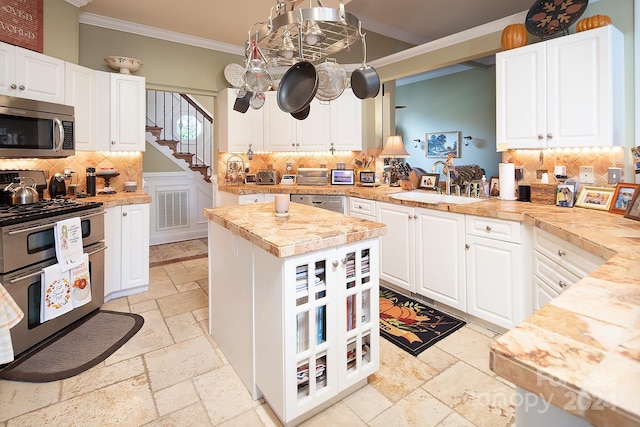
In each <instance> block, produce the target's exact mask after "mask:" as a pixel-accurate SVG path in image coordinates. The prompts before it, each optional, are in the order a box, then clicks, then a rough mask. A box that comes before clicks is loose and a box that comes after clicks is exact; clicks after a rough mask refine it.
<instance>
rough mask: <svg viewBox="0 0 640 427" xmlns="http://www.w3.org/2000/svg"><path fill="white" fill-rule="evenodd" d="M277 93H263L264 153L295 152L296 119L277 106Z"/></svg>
mask: <svg viewBox="0 0 640 427" xmlns="http://www.w3.org/2000/svg"><path fill="white" fill-rule="evenodd" d="M277 95H278V93H277V92H275V91H271V92H267V93H265V102H264V106H263V107H262V109H263V110H264V149H265V150H266V151H296V150H297V149H298V148H297V146H296V144H297V142H298V141H297V135H296V129H297V127H296V123H295V122H296V121H297V120H296V119H294V118H293V117H292V116H291V114H289V113H285V112H284V111H282V110H281V109H280V107H279V106H278V98H277Z"/></svg>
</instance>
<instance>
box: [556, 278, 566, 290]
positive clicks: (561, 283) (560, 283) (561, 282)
mask: <svg viewBox="0 0 640 427" xmlns="http://www.w3.org/2000/svg"><path fill="white" fill-rule="evenodd" d="M558 285H560V287H561V288H566V287H567V284H566V283H564V282H563V281H562V280H560V281H559V282H558Z"/></svg>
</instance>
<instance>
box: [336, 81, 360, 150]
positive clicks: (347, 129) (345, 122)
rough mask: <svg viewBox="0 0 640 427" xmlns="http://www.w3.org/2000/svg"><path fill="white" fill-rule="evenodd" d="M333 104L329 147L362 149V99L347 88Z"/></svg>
mask: <svg viewBox="0 0 640 427" xmlns="http://www.w3.org/2000/svg"><path fill="white" fill-rule="evenodd" d="M330 106H331V126H330V128H331V138H330V140H329V145H330V147H329V148H334V149H336V150H346V151H359V150H362V101H361V100H360V99H359V98H358V97H356V96H355V95H354V94H353V91H352V90H351V89H345V90H344V92H342V95H340V96H339V97H338V98H337V99H334V100H333V101H331V103H330Z"/></svg>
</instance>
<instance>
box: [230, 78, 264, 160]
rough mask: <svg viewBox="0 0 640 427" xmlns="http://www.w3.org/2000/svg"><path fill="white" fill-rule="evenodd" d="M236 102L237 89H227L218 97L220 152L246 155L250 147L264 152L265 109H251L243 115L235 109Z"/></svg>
mask: <svg viewBox="0 0 640 427" xmlns="http://www.w3.org/2000/svg"><path fill="white" fill-rule="evenodd" d="M235 101H236V90H235V89H225V90H223V91H221V92H220V94H219V95H218V108H219V110H218V111H219V113H218V119H219V123H218V132H219V133H218V136H219V141H220V152H232V153H233V152H241V153H246V152H247V151H248V150H249V146H251V149H252V150H254V151H262V150H263V149H264V111H265V108H264V107H263V108H261V109H258V110H255V109H253V108H251V107H249V109H248V110H247V112H246V113H241V112H239V111H236V110H234V109H233V106H234V104H235Z"/></svg>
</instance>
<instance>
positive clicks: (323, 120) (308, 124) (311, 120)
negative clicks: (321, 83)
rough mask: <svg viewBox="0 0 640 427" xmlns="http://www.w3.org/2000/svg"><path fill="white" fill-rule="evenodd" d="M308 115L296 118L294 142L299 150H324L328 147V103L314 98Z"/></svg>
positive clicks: (329, 114) (329, 112)
mask: <svg viewBox="0 0 640 427" xmlns="http://www.w3.org/2000/svg"><path fill="white" fill-rule="evenodd" d="M310 108H311V110H310V111H309V116H308V117H307V118H306V119H304V120H296V119H294V120H295V121H296V123H295V125H296V129H297V132H296V135H297V136H296V142H297V143H299V144H296V146H297V149H298V150H299V151H326V150H328V149H329V137H330V135H329V129H330V124H329V121H330V119H331V111H330V108H331V107H330V105H329V103H326V102H320V101H318V100H317V99H316V98H314V99H313V101H312V102H311V105H310Z"/></svg>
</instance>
